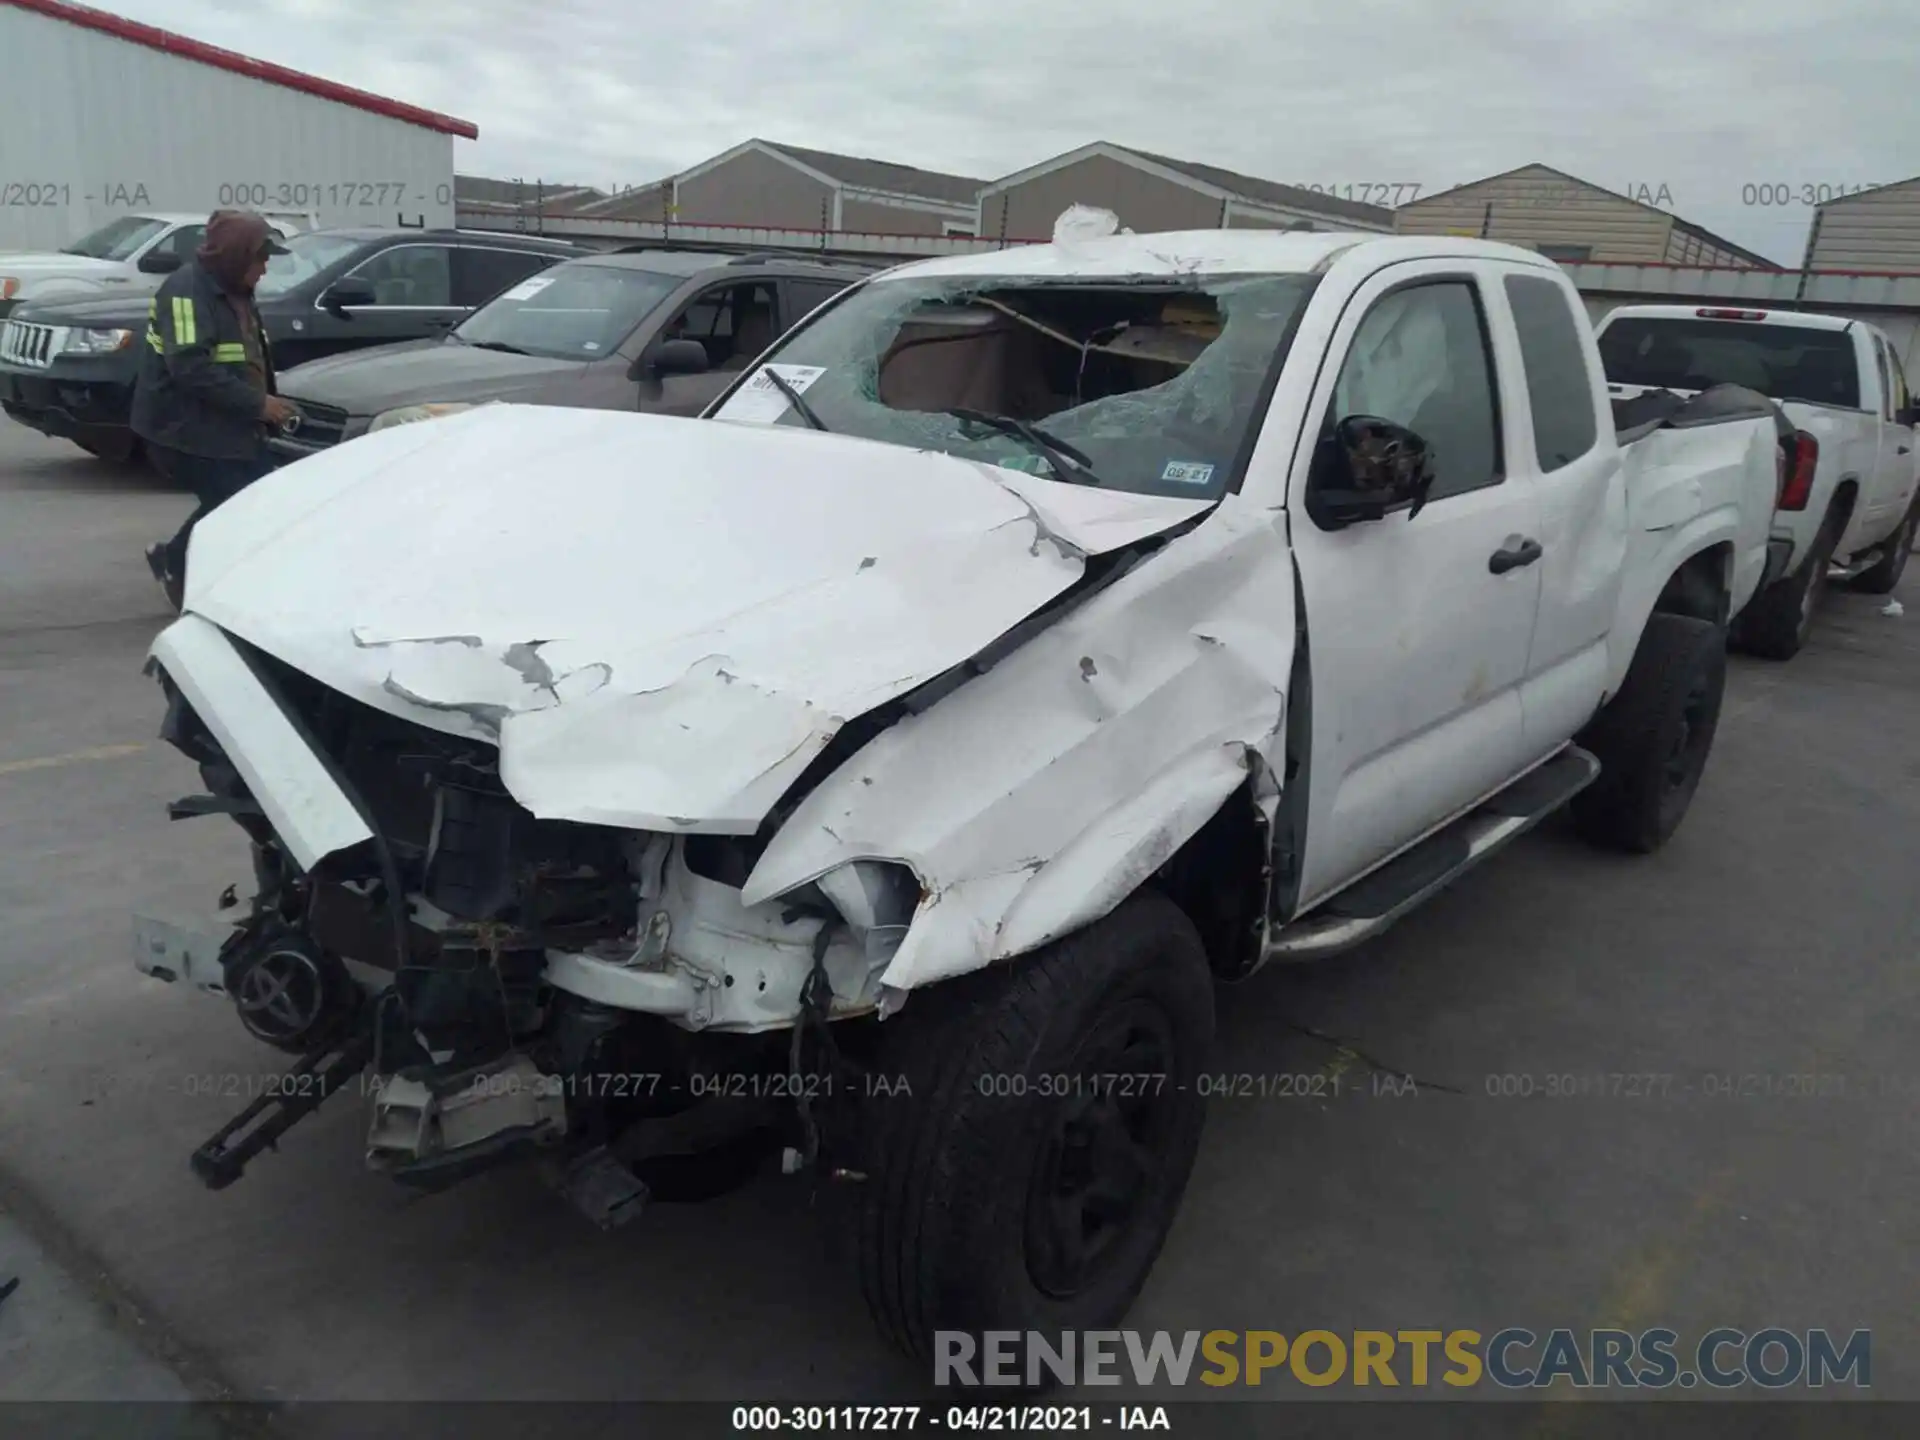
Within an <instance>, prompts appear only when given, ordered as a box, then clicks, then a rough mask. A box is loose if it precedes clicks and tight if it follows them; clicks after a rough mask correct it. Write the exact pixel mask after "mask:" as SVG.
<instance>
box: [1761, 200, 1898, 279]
mask: <svg viewBox="0 0 1920 1440" xmlns="http://www.w3.org/2000/svg"><path fill="white" fill-rule="evenodd" d="M1782 188H1784V187H1782ZM1818 188H1819V189H1822V190H1824V189H1825V188H1827V187H1825V186H1820V187H1818ZM1806 263H1807V267H1808V268H1809V269H1812V270H1920V177H1916V178H1914V179H1912V180H1899V181H1896V182H1894V183H1893V184H1891V185H1879V186H1875V187H1874V188H1873V189H1870V190H1868V189H1863V190H1859V191H1857V192H1855V193H1854V194H1851V195H1838V196H1835V197H1834V198H1832V199H1830V200H1827V201H1825V202H1824V203H1822V204H1820V205H1818V206H1816V207H1815V209H1814V212H1813V228H1812V230H1811V231H1810V232H1809V233H1808V235H1807V260H1806Z"/></svg>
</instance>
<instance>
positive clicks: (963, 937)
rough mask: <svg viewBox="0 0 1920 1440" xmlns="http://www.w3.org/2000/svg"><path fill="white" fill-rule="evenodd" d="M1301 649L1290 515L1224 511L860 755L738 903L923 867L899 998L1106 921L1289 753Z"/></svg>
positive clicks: (797, 817)
mask: <svg viewBox="0 0 1920 1440" xmlns="http://www.w3.org/2000/svg"><path fill="white" fill-rule="evenodd" d="M1293 636H1294V581H1293V567H1292V560H1291V555H1290V552H1289V550H1288V548H1287V544H1286V540H1285V537H1284V534H1283V532H1282V530H1281V529H1280V526H1279V522H1278V518H1277V517H1276V516H1274V515H1273V514H1271V513H1270V512H1268V511H1266V510H1264V509H1262V508H1260V507H1256V506H1254V505H1252V504H1250V503H1248V502H1245V501H1242V500H1241V499H1240V498H1239V497H1237V496H1229V497H1227V499H1226V500H1225V501H1224V502H1223V503H1222V504H1221V506H1220V508H1219V509H1218V510H1216V511H1215V513H1214V514H1213V515H1211V516H1209V517H1208V518H1207V520H1206V521H1204V522H1203V523H1202V524H1201V525H1200V526H1199V527H1198V528H1197V529H1195V530H1194V531H1193V532H1192V533H1191V534H1190V535H1188V536H1186V537H1185V538H1183V539H1182V540H1181V542H1180V543H1179V544H1178V545H1174V546H1170V547H1168V548H1167V549H1166V550H1164V551H1162V552H1160V553H1159V554H1157V555H1155V556H1153V557H1152V558H1150V559H1148V560H1146V561H1144V562H1143V563H1142V564H1140V565H1139V566H1138V567H1136V568H1135V569H1134V570H1133V571H1132V572H1131V573H1129V574H1127V575H1125V576H1123V577H1122V578H1121V579H1119V580H1118V581H1116V582H1115V583H1114V584H1112V585H1111V586H1109V587H1108V588H1106V589H1105V590H1103V591H1101V592H1100V593H1099V594H1098V595H1096V596H1094V597H1093V598H1092V599H1090V600H1088V601H1087V602H1086V604H1084V605H1083V606H1082V607H1080V608H1079V609H1078V610H1076V611H1074V612H1073V613H1072V614H1070V615H1067V616H1065V617H1063V618H1062V619H1061V620H1060V621H1059V622H1057V623H1056V624H1055V625H1054V626H1052V627H1051V628H1049V629H1047V630H1045V631H1043V632H1041V633H1040V634H1039V635H1038V636H1036V637H1034V638H1033V639H1031V640H1029V641H1028V642H1027V643H1026V644H1025V645H1024V646H1022V647H1021V648H1019V649H1018V650H1016V651H1014V652H1013V653H1012V654H1011V655H1009V656H1007V657H1006V658H1005V659H1004V660H1002V661H1001V662H1000V663H999V664H998V665H996V666H995V667H994V668H993V669H991V670H989V671H988V672H987V673H986V674H985V675H983V676H980V677H979V678H977V679H975V680H973V681H971V682H969V683H968V684H967V685H965V686H963V687H962V688H961V689H959V690H957V691H955V692H954V693H953V694H952V695H950V696H948V697H947V698H945V699H943V700H942V701H941V702H940V703H939V704H938V705H936V706H934V707H933V708H931V709H929V710H927V711H925V712H924V713H922V714H919V715H916V716H912V717H910V718H908V719H905V720H902V721H901V722H899V723H898V724H897V725H895V726H894V727H893V728H891V729H890V730H888V731H886V732H884V733H883V734H881V735H880V736H879V737H877V738H876V739H875V740H873V741H872V742H871V743H870V744H868V745H867V746H866V747H864V748H863V749H862V750H861V751H860V752H859V753H857V754H856V755H855V756H853V758H852V759H850V760H849V761H848V762H847V763H846V764H845V765H844V766H842V767H841V768H840V769H839V770H838V771H837V772H835V773H834V774H833V775H832V776H830V777H828V779H827V780H825V781H824V782H822V784H821V785H820V786H818V787H817V788H816V789H815V790H814V791H813V792H812V793H811V794H810V795H809V796H808V797H807V798H806V799H805V800H804V801H803V802H802V803H801V804H800V806H799V807H798V808H797V810H796V811H795V813H794V814H793V816H792V817H791V818H790V819H789V820H788V821H787V823H786V825H785V826H784V827H783V828H782V830H781V831H780V832H779V833H778V834H777V835H775V836H774V838H773V840H772V843H771V844H770V845H769V846H768V848H767V850H766V852H765V854H764V855H763V856H762V857H761V859H760V862H759V864H758V866H757V867H756V868H755V870H754V871H753V873H752V875H751V876H750V877H749V878H748V881H747V884H746V887H745V890H744V892H743V898H744V899H745V901H746V902H747V903H748V904H749V905H752V904H755V903H757V902H760V901H764V900H766V899H767V898H769V897H772V896H776V895H779V894H782V893H784V892H785V891H787V890H790V889H792V888H793V887H795V886H798V885H801V884H804V883H806V882H807V881H809V880H812V879H815V878H816V877H818V876H819V875H821V874H822V873H824V872H826V871H828V870H830V869H832V868H833V867H835V866H837V865H840V864H842V863H844V862H847V861H849V860H854V859H859V858H865V857H874V858H888V859H895V860H898V861H900V862H902V863H904V864H907V865H909V866H911V867H912V869H913V870H914V871H915V873H916V874H918V876H919V877H920V880H921V882H922V885H923V886H924V888H925V895H924V898H923V899H922V901H921V904H920V906H919V909H918V911H917V912H916V914H915V916H914V920H913V924H912V926H911V927H910V928H909V930H908V932H907V935H906V937H905V939H904V941H903V942H902V943H901V945H900V948H899V950H898V952H897V953H896V955H895V956H894V958H893V960H892V962H891V964H890V965H889V967H888V968H887V970H886V971H885V973H884V975H883V976H882V977H881V979H882V980H883V982H884V983H885V985H887V986H888V987H891V988H893V989H898V990H907V989H912V988H914V987H916V986H919V985H924V984H928V983H930V982H932V981H935V980H940V979H944V978H947V977H949V976H952V975H956V974H960V973H962V972H964V971H967V970H971V969H974V968H976V967H978V966H979V965H980V964H981V963H983V962H985V961H987V960H991V959H999V958H1004V957H1006V956H1010V955H1014V954H1018V953H1021V952H1023V951H1026V950H1030V949H1032V948H1034V947H1035V946H1037V945H1040V944H1042V943H1044V942H1045V941H1047V940H1048V939H1051V938H1053V937H1055V936H1057V935H1061V934H1064V933H1066V932H1067V931H1069V930H1072V929H1074V928H1076V927H1078V926H1080V925H1083V924H1085V923H1087V922H1088V921H1091V920H1093V919H1096V918H1098V916H1099V915H1101V914H1104V913H1105V912H1106V911H1107V910H1109V909H1111V908H1112V907H1113V906H1114V905H1115V904H1117V903H1118V902H1119V901H1120V900H1122V899H1123V898H1125V896H1126V895H1127V894H1128V893H1130V891H1131V890H1132V889H1133V888H1134V887H1135V886H1136V885H1137V884H1138V883H1139V881H1140V880H1142V879H1143V878H1145V877H1146V876H1147V875H1149V874H1151V873H1152V871H1153V870H1154V869H1156V868H1157V867H1158V866H1159V865H1160V864H1161V863H1162V862H1163V861H1164V860H1165V859H1166V858H1167V857H1168V856H1170V855H1171V854H1172V853H1173V851H1174V850H1175V849H1177V848H1178V847H1179V845H1180V844H1181V843H1183V842H1184V841H1185V840H1186V839H1187V838H1189V837H1190V836H1191V835H1192V834H1193V833H1194V832H1195V831H1196V830H1198V829H1199V827H1200V825H1201V824H1203V823H1204V822H1205V821H1206V819H1207V818H1208V816H1209V815H1211V814H1212V813H1213V811H1214V810H1215V809H1216V808H1217V807H1218V805H1219V804H1220V802H1221V801H1222V800H1224V799H1225V798H1226V796H1227V795H1228V794H1230V793H1231V792H1232V791H1233V789H1234V788H1236V787H1237V786H1238V785H1239V784H1240V783H1241V782H1242V781H1244V780H1245V778H1246V773H1247V765H1248V755H1249V752H1250V751H1253V752H1258V753H1259V754H1260V755H1261V756H1263V757H1267V758H1268V760H1269V761H1270V762H1271V761H1272V759H1273V757H1275V756H1276V755H1277V753H1278V750H1279V747H1280V745H1281V743H1282V742H1281V738H1280V735H1281V725H1282V721H1283V719H1284V714H1285V692H1286V687H1287V684H1288V678H1289V675H1290V673H1291V668H1292V664H1293ZM1275 768H1276V769H1277V768H1278V766H1277V765H1276V766H1275Z"/></svg>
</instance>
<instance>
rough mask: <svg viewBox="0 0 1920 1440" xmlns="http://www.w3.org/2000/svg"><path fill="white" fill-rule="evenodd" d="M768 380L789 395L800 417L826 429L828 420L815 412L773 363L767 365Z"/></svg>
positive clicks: (818, 427)
mask: <svg viewBox="0 0 1920 1440" xmlns="http://www.w3.org/2000/svg"><path fill="white" fill-rule="evenodd" d="M764 369H765V370H766V374H767V382H768V383H769V384H771V385H772V386H773V388H774V389H776V390H778V391H779V392H780V393H781V394H782V395H784V396H786V397H787V403H788V404H789V405H791V406H793V408H794V409H796V410H798V411H799V412H800V418H801V419H802V420H804V421H806V422H807V424H809V425H811V426H812V427H813V428H814V429H816V430H825V429H826V428H827V422H826V421H824V420H822V419H821V418H820V417H819V416H818V415H816V414H814V413H813V407H812V406H811V405H809V404H807V402H806V401H805V400H803V399H802V398H801V397H800V392H799V391H798V390H796V389H794V388H793V386H792V385H791V384H789V383H788V381H787V379H786V377H785V376H783V375H782V374H781V373H780V372H779V371H778V370H775V369H774V368H773V367H772V366H771V365H768V366H765V367H764Z"/></svg>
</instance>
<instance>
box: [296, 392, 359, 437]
mask: <svg viewBox="0 0 1920 1440" xmlns="http://www.w3.org/2000/svg"><path fill="white" fill-rule="evenodd" d="M287 398H288V399H289V400H291V401H293V403H294V404H296V405H298V406H299V407H300V428H299V429H298V430H296V431H294V433H293V438H294V439H295V440H297V441H299V443H300V444H302V445H312V446H316V447H320V448H324V447H326V446H328V445H338V444H339V443H340V437H341V436H342V435H343V434H344V433H345V432H346V428H347V412H346V411H344V410H342V409H341V408H340V407H339V406H337V405H316V404H314V403H313V401H311V400H302V399H301V398H300V397H299V396H298V395H289V396H288V397H287Z"/></svg>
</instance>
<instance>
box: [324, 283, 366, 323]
mask: <svg viewBox="0 0 1920 1440" xmlns="http://www.w3.org/2000/svg"><path fill="white" fill-rule="evenodd" d="M378 298H379V297H378V296H377V295H375V294H374V291H373V286H372V285H370V284H368V283H367V282H366V281H365V280H362V279H361V278H360V277H359V276H357V275H345V276H342V277H341V278H340V279H338V280H336V281H334V282H333V283H332V284H331V285H329V286H328V287H327V288H326V291H325V293H323V294H322V295H321V296H320V306H321V308H322V309H324V310H326V311H328V312H330V313H331V314H334V315H338V316H339V317H340V318H341V319H342V320H345V319H347V318H349V317H348V315H347V307H348V306H349V305H371V304H373V303H374V302H375V301H376V300H377V299H378Z"/></svg>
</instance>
